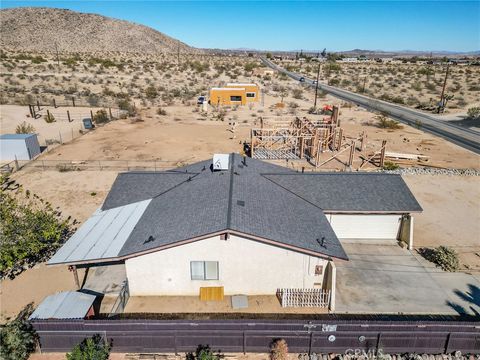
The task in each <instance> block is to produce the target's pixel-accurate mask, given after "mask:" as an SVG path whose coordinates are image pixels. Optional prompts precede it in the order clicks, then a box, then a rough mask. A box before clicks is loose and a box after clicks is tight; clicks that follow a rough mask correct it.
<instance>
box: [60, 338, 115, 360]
mask: <svg viewBox="0 0 480 360" xmlns="http://www.w3.org/2000/svg"><path fill="white" fill-rule="evenodd" d="M109 355H110V345H109V344H108V343H106V342H105V341H104V340H103V339H102V337H101V336H100V335H99V334H95V335H93V336H92V337H91V338H87V339H84V340H83V341H82V342H81V343H80V344H78V345H75V347H74V348H73V349H72V351H71V352H70V353H67V360H107V359H108V357H109Z"/></svg>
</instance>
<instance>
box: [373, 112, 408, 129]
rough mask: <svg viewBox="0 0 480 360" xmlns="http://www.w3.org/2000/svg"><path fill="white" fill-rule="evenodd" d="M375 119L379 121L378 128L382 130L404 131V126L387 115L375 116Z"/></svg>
mask: <svg viewBox="0 0 480 360" xmlns="http://www.w3.org/2000/svg"><path fill="white" fill-rule="evenodd" d="M375 119H376V120H377V124H376V125H377V127H379V128H381V129H392V130H396V129H402V128H403V126H402V125H400V123H399V122H398V121H395V120H391V119H389V118H388V116H387V115H386V114H378V115H376V116H375Z"/></svg>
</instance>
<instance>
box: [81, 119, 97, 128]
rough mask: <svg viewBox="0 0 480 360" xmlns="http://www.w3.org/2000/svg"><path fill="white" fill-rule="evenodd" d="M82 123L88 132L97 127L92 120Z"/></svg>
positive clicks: (84, 120) (85, 120)
mask: <svg viewBox="0 0 480 360" xmlns="http://www.w3.org/2000/svg"><path fill="white" fill-rule="evenodd" d="M82 121H83V127H84V128H85V129H87V130H89V129H93V128H94V127H95V125H93V122H92V119H90V118H85V119H83V120H82Z"/></svg>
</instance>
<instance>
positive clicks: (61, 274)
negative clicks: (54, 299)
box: [0, 264, 83, 322]
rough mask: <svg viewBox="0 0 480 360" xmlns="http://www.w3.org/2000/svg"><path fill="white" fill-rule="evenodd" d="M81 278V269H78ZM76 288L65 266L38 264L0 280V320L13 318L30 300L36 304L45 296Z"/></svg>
mask: <svg viewBox="0 0 480 360" xmlns="http://www.w3.org/2000/svg"><path fill="white" fill-rule="evenodd" d="M79 276H80V278H82V276H83V271H82V270H79ZM66 290H76V288H75V281H74V277H73V274H72V273H70V272H69V271H68V269H67V267H66V266H55V267H47V266H46V265H45V264H39V265H36V266H34V267H33V268H31V269H29V270H27V271H25V272H23V273H22V274H20V275H19V276H17V277H16V278H15V279H14V280H10V279H5V280H2V281H1V282H0V310H1V311H0V322H4V321H5V320H8V319H9V318H14V317H15V316H16V315H17V314H18V313H19V312H20V310H22V309H23V308H24V307H25V306H26V305H28V304H30V303H31V302H33V303H34V305H35V306H36V305H38V304H39V303H40V302H41V301H42V300H43V299H44V298H45V297H47V296H48V295H52V294H54V293H56V292H59V291H66Z"/></svg>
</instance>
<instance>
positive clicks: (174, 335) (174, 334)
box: [173, 330, 178, 355]
mask: <svg viewBox="0 0 480 360" xmlns="http://www.w3.org/2000/svg"><path fill="white" fill-rule="evenodd" d="M173 346H174V350H175V355H178V351H177V330H175V331H174V332H173Z"/></svg>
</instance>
